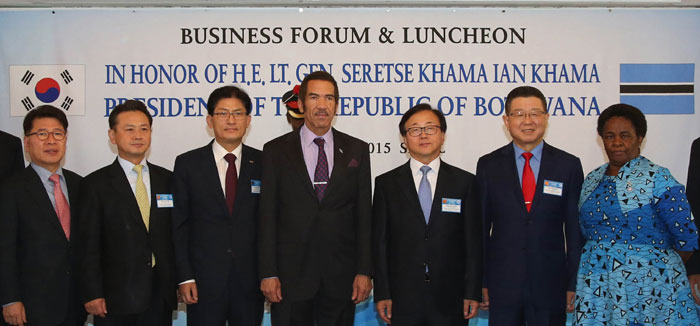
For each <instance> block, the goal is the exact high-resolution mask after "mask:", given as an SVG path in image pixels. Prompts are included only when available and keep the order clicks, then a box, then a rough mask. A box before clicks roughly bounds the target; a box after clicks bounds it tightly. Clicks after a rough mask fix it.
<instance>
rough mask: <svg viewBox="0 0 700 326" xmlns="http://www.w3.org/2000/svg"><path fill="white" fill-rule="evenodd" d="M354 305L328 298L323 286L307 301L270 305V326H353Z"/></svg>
mask: <svg viewBox="0 0 700 326" xmlns="http://www.w3.org/2000/svg"><path fill="white" fill-rule="evenodd" d="M354 321H355V304H354V303H353V302H352V300H351V299H350V298H347V299H337V298H334V297H331V296H329V295H328V294H327V293H326V292H325V291H324V287H323V285H321V287H320V288H319V291H318V292H317V293H316V295H315V296H314V297H313V298H311V299H308V300H299V301H287V300H285V299H284V297H283V299H282V301H281V302H280V303H274V304H272V326H314V325H315V326H353V323H354Z"/></svg>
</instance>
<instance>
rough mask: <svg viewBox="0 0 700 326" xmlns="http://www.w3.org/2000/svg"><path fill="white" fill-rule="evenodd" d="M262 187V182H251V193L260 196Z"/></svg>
mask: <svg viewBox="0 0 700 326" xmlns="http://www.w3.org/2000/svg"><path fill="white" fill-rule="evenodd" d="M261 185H262V182H260V180H250V193H252V194H259V193H260V186H261Z"/></svg>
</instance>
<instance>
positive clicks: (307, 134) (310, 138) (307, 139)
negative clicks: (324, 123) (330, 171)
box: [299, 124, 333, 146]
mask: <svg viewBox="0 0 700 326" xmlns="http://www.w3.org/2000/svg"><path fill="white" fill-rule="evenodd" d="M299 136H300V137H301V144H302V145H303V146H309V145H312V144H314V139H316V138H318V137H319V136H318V135H316V134H314V133H313V131H311V129H309V128H308V127H307V126H306V124H304V125H302V126H301V128H300V130H299ZM320 137H323V140H325V141H326V144H330V143H331V141H332V140H333V128H329V129H328V131H327V132H326V133H325V134H323V135H322V136H320Z"/></svg>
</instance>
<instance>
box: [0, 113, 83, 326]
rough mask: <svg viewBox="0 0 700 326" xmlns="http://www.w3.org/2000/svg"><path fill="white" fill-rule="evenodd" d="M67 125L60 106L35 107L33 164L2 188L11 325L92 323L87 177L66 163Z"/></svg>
mask: <svg viewBox="0 0 700 326" xmlns="http://www.w3.org/2000/svg"><path fill="white" fill-rule="evenodd" d="M67 131H68V120H67V119H66V115H65V114H64V113H63V111H61V110H60V109H58V108H55V107H53V106H49V105H43V106H39V107H37V108H35V109H33V110H31V111H29V112H28V113H27V115H26V116H25V117H24V135H25V136H24V147H25V149H26V151H27V153H28V154H29V157H30V159H31V164H30V165H29V166H28V167H26V168H25V169H24V170H21V171H20V172H18V173H16V174H14V175H13V176H12V177H10V178H9V179H7V180H6V181H5V182H4V183H3V185H2V188H1V190H0V207H1V209H0V304H2V307H3V308H2V312H3V317H4V320H5V322H7V323H8V324H10V325H24V324H25V323H28V325H65V326H76V325H82V324H83V323H84V322H85V317H86V314H85V310H83V307H82V304H81V302H80V300H79V298H78V293H77V290H78V286H77V285H78V284H77V281H78V280H77V278H76V277H75V273H74V270H75V268H76V267H77V266H76V253H75V249H76V247H75V245H74V241H73V239H74V236H73V235H74V232H73V231H75V229H76V226H77V225H78V223H77V219H76V218H75V216H76V215H77V211H76V208H77V205H76V204H75V203H76V202H77V201H78V196H79V190H80V179H81V177H80V176H79V175H77V174H75V173H73V172H71V171H68V170H67V169H63V168H61V160H62V159H63V156H64V155H65V153H66V132H67ZM20 148H21V147H20Z"/></svg>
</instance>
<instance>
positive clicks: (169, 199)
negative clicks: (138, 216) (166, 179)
mask: <svg viewBox="0 0 700 326" xmlns="http://www.w3.org/2000/svg"><path fill="white" fill-rule="evenodd" d="M156 207H158V208H173V195H172V194H157V195H156Z"/></svg>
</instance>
